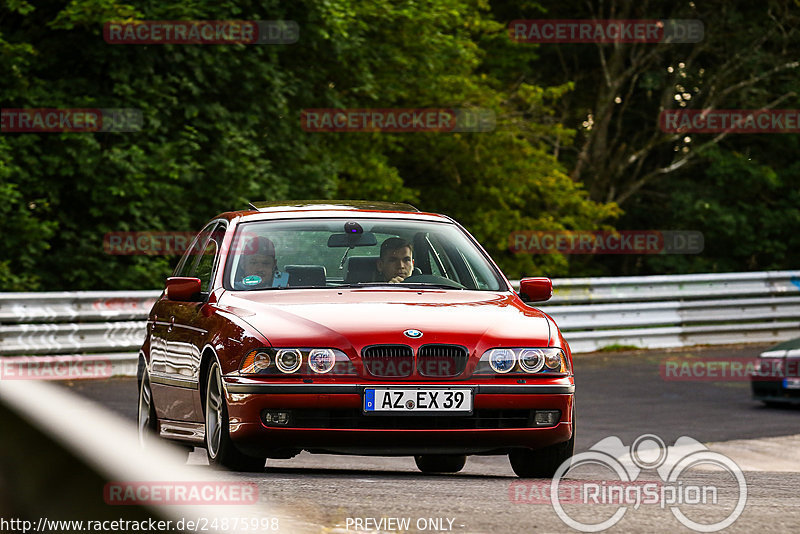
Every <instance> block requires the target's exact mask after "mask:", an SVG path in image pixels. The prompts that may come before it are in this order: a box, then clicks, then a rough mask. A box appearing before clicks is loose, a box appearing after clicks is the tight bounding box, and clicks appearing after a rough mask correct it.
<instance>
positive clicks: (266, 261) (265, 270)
mask: <svg viewBox="0 0 800 534" xmlns="http://www.w3.org/2000/svg"><path fill="white" fill-rule="evenodd" d="M246 270H247V274H248V275H254V274H255V275H257V276H260V277H261V279H262V280H263V281H265V282H269V281H271V280H272V274H273V272H274V271H275V258H273V257H272V256H264V255H253V256H248V257H247V269H246Z"/></svg>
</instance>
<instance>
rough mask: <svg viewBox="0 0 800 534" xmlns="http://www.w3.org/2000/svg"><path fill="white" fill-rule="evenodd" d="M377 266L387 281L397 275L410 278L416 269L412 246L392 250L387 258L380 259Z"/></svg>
mask: <svg viewBox="0 0 800 534" xmlns="http://www.w3.org/2000/svg"><path fill="white" fill-rule="evenodd" d="M377 267H378V272H380V273H381V274H382V275H383V278H384V281H386V282H388V281H390V280H392V279H394V278H397V277H400V278H401V279H405V278H408V277H409V276H411V273H412V272H413V271H414V258H413V257H412V252H411V248H409V247H403V248H398V249H396V250H392V251H390V252H389V254H388V255H387V256H386V258H380V259H379V260H378V265H377Z"/></svg>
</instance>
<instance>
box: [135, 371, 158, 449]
mask: <svg viewBox="0 0 800 534" xmlns="http://www.w3.org/2000/svg"><path fill="white" fill-rule="evenodd" d="M136 424H137V427H138V428H139V445H141V446H142V447H147V445H148V444H149V443H152V441H153V440H155V439H157V438H158V419H157V418H156V409H155V406H154V405H153V390H152V389H150V375H149V373H148V372H147V369H145V370H144V373H143V374H142V380H141V382H140V383H139V403H138V409H137V416H136Z"/></svg>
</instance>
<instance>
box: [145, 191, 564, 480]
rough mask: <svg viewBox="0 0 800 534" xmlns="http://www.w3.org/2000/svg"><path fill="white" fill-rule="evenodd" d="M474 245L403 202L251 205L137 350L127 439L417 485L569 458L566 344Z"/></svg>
mask: <svg viewBox="0 0 800 534" xmlns="http://www.w3.org/2000/svg"><path fill="white" fill-rule="evenodd" d="M551 295H552V283H551V282H550V280H549V279H547V278H526V279H523V280H522V281H521V284H520V292H519V293H516V292H515V291H514V290H513V288H512V287H511V285H510V284H509V282H508V280H507V279H506V278H505V277H504V276H503V274H502V273H501V272H500V270H499V269H498V268H497V266H496V265H495V263H494V262H493V261H492V259H491V258H490V257H489V255H488V254H487V253H486V251H485V250H484V249H483V248H482V247H481V246H480V244H478V242H477V241H476V240H475V239H474V238H473V237H472V236H471V235H470V234H469V233H468V232H467V231H466V230H465V229H464V228H463V227H461V226H460V225H459V224H458V223H457V222H455V221H454V220H452V219H451V218H449V217H447V216H444V215H437V214H432V213H422V212H419V211H418V210H417V209H415V208H414V207H412V206H409V205H407V204H393V203H379V202H362V201H347V202H338V201H324V202H297V203H280V204H279V203H260V204H251V209H247V210H244V211H236V212H228V213H223V214H221V215H219V216H217V217H215V218H214V219H213V220H211V221H210V222H209V223H208V224H207V225H206V226H205V228H203V230H202V231H201V232H200V233H199V234H198V235H197V237H196V238H195V240H194V242H193V243H192V245H191V246H190V247H189V248H188V250H187V252H186V253H185V254H184V256H183V258H182V259H181V261H180V262H179V263H178V266H177V268H176V269H175V272H174V275H173V276H172V277H170V278H168V279H167V281H166V288H165V290H164V292H163V294H162V295H161V297H160V298H159V299H158V301H157V302H156V303H155V305H154V306H153V309H152V310H151V312H150V315H149V318H148V321H147V337H146V339H145V342H144V345H143V346H142V349H141V351H140V354H139V370H138V380H139V409H138V413H139V430H140V437H141V438H142V440H143V441H146V440H147V439H150V438H151V437H152V436H154V435H157V436H160V437H161V438H165V439H169V440H172V441H177V442H181V443H183V444H185V445H189V446H200V447H204V448H205V449H206V450H207V453H208V459H209V462H210V463H211V464H212V465H220V466H224V467H227V468H229V469H235V470H262V469H263V468H264V466H265V461H266V459H267V458H291V457H293V456H294V455H296V454H298V453H299V452H300V451H302V450H306V451H309V452H311V453H333V454H363V455H381V456H405V455H408V456H414V458H415V460H416V463H417V466H418V467H419V469H420V470H421V471H423V472H426V473H436V472H438V473H453V472H457V471H459V470H460V469H461V468H462V467H463V466H464V463H465V461H466V456H467V455H473V454H476V455H489V454H503V455H505V454H507V455H508V456H509V459H510V462H511V466H512V468H513V470H514V472H515V473H516V474H517V475H519V476H522V477H549V476H552V475H553V474H554V473H555V471H556V469H557V468H558V467H559V466H560V465H561V464H562V463H563V462H564V461H567V460H569V458H570V457H571V456H572V453H573V448H574V441H575V423H574V421H575V406H574V391H575V385H574V380H573V374H572V355H571V353H570V349H569V345H568V344H567V343H566V341H565V340H564V338H563V337H562V335H561V332H560V331H559V329H558V327H557V326H556V324H555V322H554V321H553V319H552V318H550V317H549V316H548V315H547V314H545V313H543V312H541V311H540V310H538V309H536V308H534V307H532V306H531V305H529V304H528V303H530V302H536V301H544V300H547V299H549V298H550V297H551Z"/></svg>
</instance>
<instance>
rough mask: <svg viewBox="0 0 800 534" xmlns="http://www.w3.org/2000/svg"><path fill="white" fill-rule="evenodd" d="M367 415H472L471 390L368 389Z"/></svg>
mask: <svg viewBox="0 0 800 534" xmlns="http://www.w3.org/2000/svg"><path fill="white" fill-rule="evenodd" d="M364 411H365V412H370V413H382V412H395V413H397V412H404V413H418V412H448V413H472V390H471V389H409V388H404V389H399V388H367V389H365V390H364Z"/></svg>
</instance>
